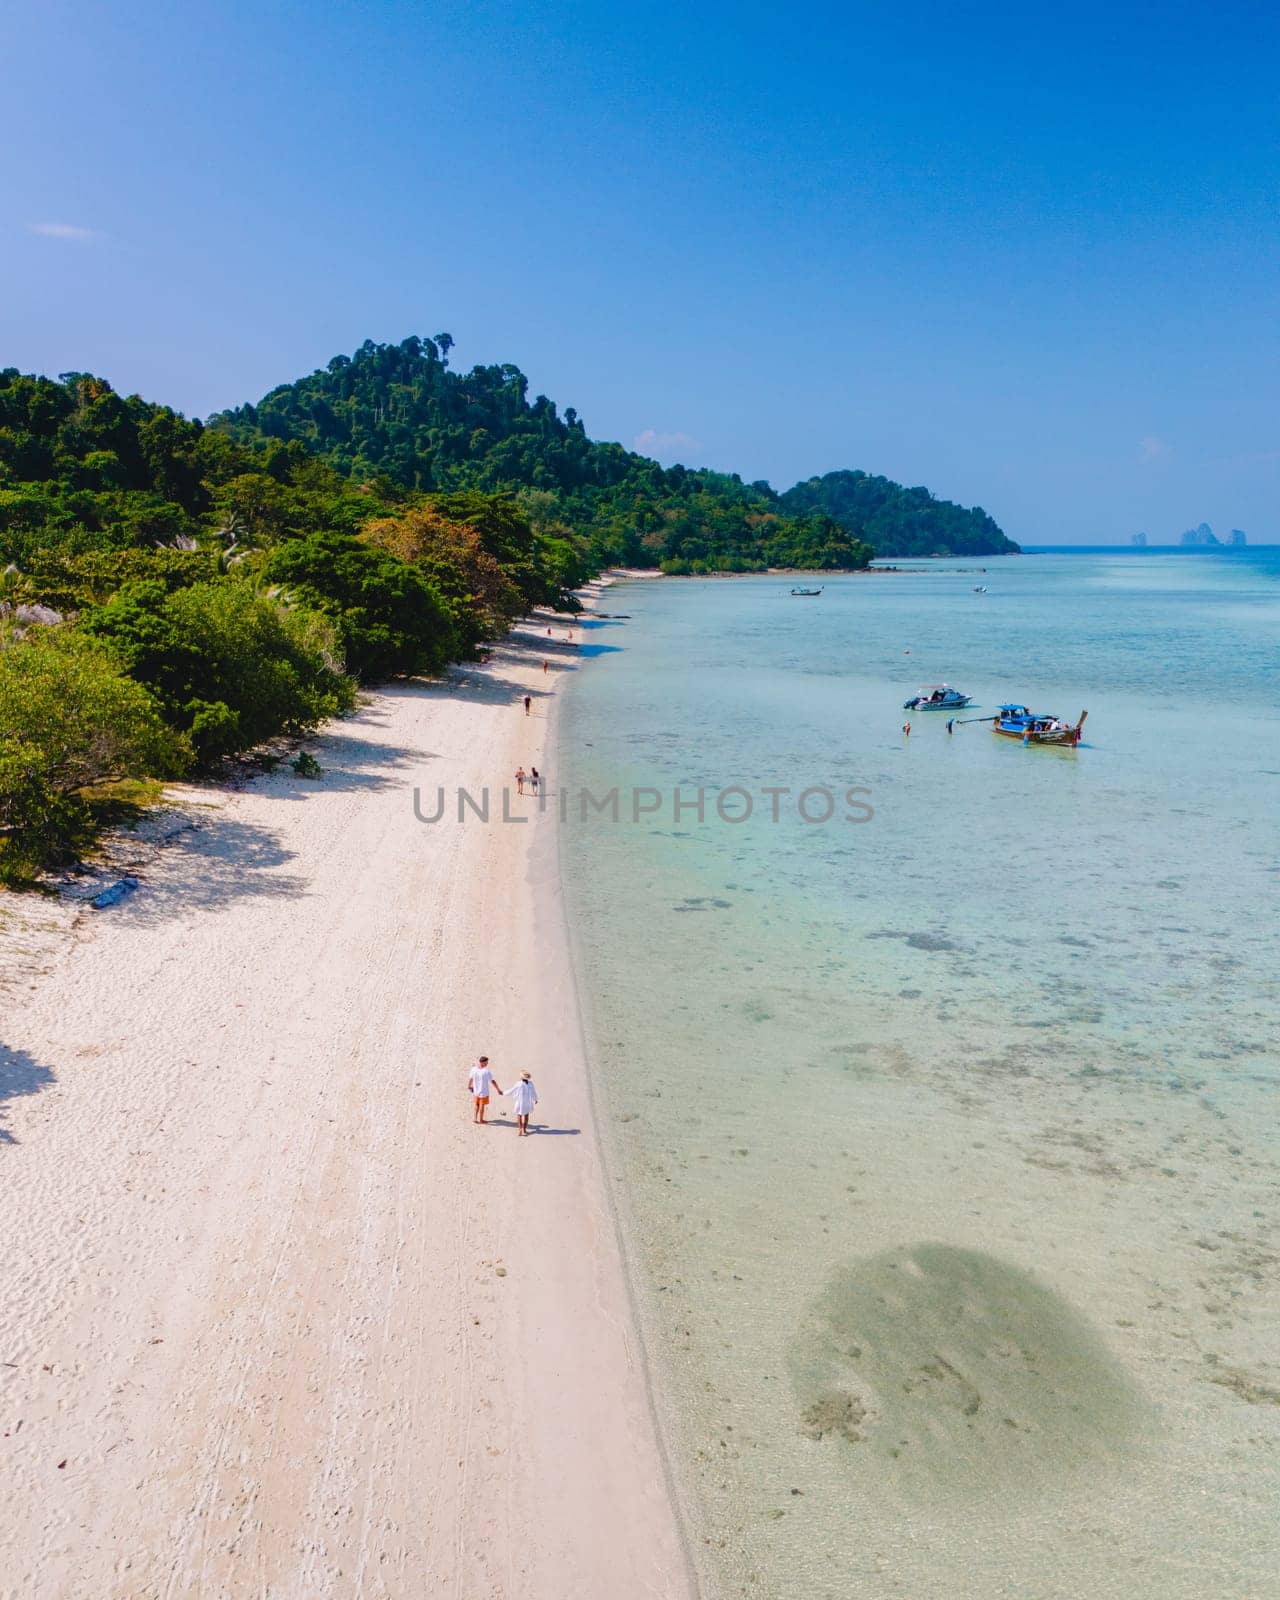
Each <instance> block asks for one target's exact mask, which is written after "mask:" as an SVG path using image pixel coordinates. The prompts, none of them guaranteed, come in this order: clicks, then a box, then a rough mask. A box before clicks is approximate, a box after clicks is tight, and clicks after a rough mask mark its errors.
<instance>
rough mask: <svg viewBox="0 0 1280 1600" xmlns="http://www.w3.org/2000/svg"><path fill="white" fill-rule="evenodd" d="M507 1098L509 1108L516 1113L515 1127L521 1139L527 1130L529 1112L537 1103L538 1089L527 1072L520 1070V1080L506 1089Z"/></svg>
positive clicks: (499, 1091)
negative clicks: (509, 1103) (509, 1102)
mask: <svg viewBox="0 0 1280 1600" xmlns="http://www.w3.org/2000/svg"><path fill="white" fill-rule="evenodd" d="M498 1093H499V1094H501V1093H502V1090H501V1089H499V1090H498ZM507 1098H508V1099H509V1100H510V1101H511V1109H512V1110H513V1111H514V1112H515V1114H516V1128H517V1130H518V1132H519V1135H520V1137H521V1138H522V1139H523V1138H524V1137H525V1136H526V1135H527V1134H528V1132H529V1114H530V1112H531V1111H532V1110H533V1108H534V1106H536V1105H537V1103H538V1091H537V1090H536V1089H535V1088H534V1086H533V1079H532V1078H531V1077H530V1076H529V1074H528V1073H527V1072H522V1073H521V1074H520V1082H519V1083H517V1084H516V1085H514V1087H513V1088H510V1089H508V1090H507Z"/></svg>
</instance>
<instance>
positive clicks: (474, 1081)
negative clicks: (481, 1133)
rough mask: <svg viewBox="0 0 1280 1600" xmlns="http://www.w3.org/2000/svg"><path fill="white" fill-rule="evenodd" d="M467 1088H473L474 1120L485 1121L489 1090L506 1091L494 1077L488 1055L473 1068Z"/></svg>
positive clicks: (482, 1057) (500, 1092)
mask: <svg viewBox="0 0 1280 1600" xmlns="http://www.w3.org/2000/svg"><path fill="white" fill-rule="evenodd" d="M467 1088H468V1089H470V1090H471V1103H472V1105H473V1106H474V1108H475V1116H474V1117H473V1118H472V1121H473V1122H481V1123H482V1122H483V1121H484V1114H485V1110H486V1108H487V1107H488V1104H489V1091H490V1089H496V1090H497V1091H498V1093H499V1094H503V1093H505V1090H504V1089H503V1087H502V1085H501V1084H500V1083H499V1082H498V1081H497V1080H496V1079H495V1078H494V1076H493V1072H492V1070H491V1068H490V1066H489V1058H488V1056H481V1057H480V1059H479V1061H477V1062H476V1064H475V1066H474V1067H472V1069H471V1075H470V1077H468V1079H467Z"/></svg>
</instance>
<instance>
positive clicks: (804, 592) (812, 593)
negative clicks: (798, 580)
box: [791, 586, 825, 600]
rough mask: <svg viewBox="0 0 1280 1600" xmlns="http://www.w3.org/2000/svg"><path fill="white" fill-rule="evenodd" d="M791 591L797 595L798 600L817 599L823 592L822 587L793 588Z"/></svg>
mask: <svg viewBox="0 0 1280 1600" xmlns="http://www.w3.org/2000/svg"><path fill="white" fill-rule="evenodd" d="M824 587H825V586H824ZM791 593H792V594H793V595H794V596H795V597H796V599H797V600H816V599H817V597H818V596H819V595H820V594H821V593H822V588H817V589H793V590H792V591H791Z"/></svg>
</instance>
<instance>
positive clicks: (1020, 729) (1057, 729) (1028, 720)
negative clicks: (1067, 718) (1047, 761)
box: [991, 705, 1089, 750]
mask: <svg viewBox="0 0 1280 1600" xmlns="http://www.w3.org/2000/svg"><path fill="white" fill-rule="evenodd" d="M1088 715H1089V713H1088V712H1087V711H1082V712H1081V713H1080V720H1079V722H1076V723H1070V722H1064V721H1063V720H1062V718H1061V717H1055V716H1054V715H1053V713H1052V712H1051V711H1028V710H1027V708H1026V706H1018V705H1007V706H1001V707H1000V709H999V711H998V712H997V713H996V715H995V716H994V717H993V718H992V719H991V727H992V731H993V732H995V733H999V734H1003V735H1004V737H1005V738H1006V739H1017V740H1019V741H1021V743H1023V744H1056V745H1065V746H1066V747H1067V748H1068V749H1071V750H1074V749H1075V747H1076V746H1077V745H1078V744H1079V743H1080V734H1081V732H1082V730H1083V728H1084V719H1085V718H1086V717H1087V716H1088Z"/></svg>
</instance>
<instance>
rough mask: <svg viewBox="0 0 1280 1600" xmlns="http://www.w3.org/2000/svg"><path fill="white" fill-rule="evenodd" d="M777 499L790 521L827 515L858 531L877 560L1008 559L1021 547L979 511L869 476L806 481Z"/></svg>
mask: <svg viewBox="0 0 1280 1600" xmlns="http://www.w3.org/2000/svg"><path fill="white" fill-rule="evenodd" d="M779 500H780V503H781V504H782V506H783V507H784V508H785V509H786V510H787V511H789V512H790V513H791V514H792V515H794V516H805V515H809V514H811V513H812V512H814V511H825V512H826V514H827V515H828V516H829V517H834V518H835V520H836V521H837V522H839V523H841V524H842V525H843V526H844V527H846V528H849V527H855V528H860V529H861V530H862V537H863V538H864V539H866V540H868V542H869V543H871V544H872V545H874V546H875V551H876V554H877V555H879V556H994V555H1012V554H1014V553H1016V552H1017V550H1018V548H1019V547H1018V546H1017V545H1016V544H1014V543H1013V541H1012V540H1011V539H1007V538H1006V537H1005V536H1004V534H1003V533H1001V531H1000V529H999V527H998V526H997V525H996V522H995V519H994V518H993V517H990V516H988V515H987V513H986V512H985V511H984V510H983V509H982V508H981V506H974V507H973V508H972V509H970V508H967V507H965V506H958V505H955V504H954V503H953V502H952V501H950V500H935V499H934V497H933V495H932V494H930V493H929V491H928V489H904V488H903V486H902V485H901V484H900V483H894V482H893V481H892V480H891V479H889V478H878V477H875V476H874V475H872V474H871V473H867V472H828V473H827V474H826V475H825V476H824V477H821V478H809V479H807V480H806V481H805V482H804V483H798V484H796V486H795V487H794V488H793V489H788V490H787V492H786V493H785V494H784V495H781V496H780V497H779Z"/></svg>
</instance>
